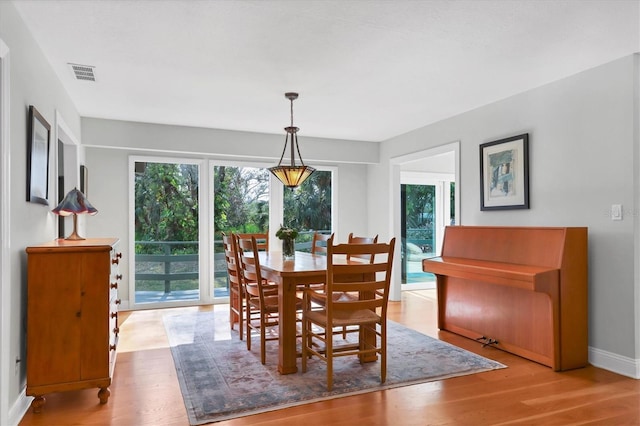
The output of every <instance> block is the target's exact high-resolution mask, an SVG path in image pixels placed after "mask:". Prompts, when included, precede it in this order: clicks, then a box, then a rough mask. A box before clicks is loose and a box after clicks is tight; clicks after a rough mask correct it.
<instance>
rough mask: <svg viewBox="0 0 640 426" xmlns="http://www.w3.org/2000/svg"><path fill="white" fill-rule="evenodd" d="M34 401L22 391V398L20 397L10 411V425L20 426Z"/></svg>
mask: <svg viewBox="0 0 640 426" xmlns="http://www.w3.org/2000/svg"><path fill="white" fill-rule="evenodd" d="M32 400H33V397H32V396H27V395H26V394H25V391H24V389H23V390H22V392H20V396H18V399H17V400H16V402H15V403H14V404H13V406H12V407H11V409H10V410H9V424H10V425H18V424H19V423H20V421H21V420H22V418H23V417H24V415H25V413H26V412H27V410H28V409H29V406H30V405H31V401H32Z"/></svg>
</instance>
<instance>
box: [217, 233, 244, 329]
mask: <svg viewBox="0 0 640 426" xmlns="http://www.w3.org/2000/svg"><path fill="white" fill-rule="evenodd" d="M222 246H223V247H224V258H225V261H226V263H227V276H228V280H229V323H230V325H231V329H232V330H233V326H234V325H235V323H236V322H237V323H238V333H239V334H240V340H243V339H244V316H245V295H244V291H245V290H244V286H243V284H242V271H241V268H240V259H239V257H238V249H237V247H236V237H235V235H234V234H233V233H230V234H225V233H224V232H223V233H222Z"/></svg>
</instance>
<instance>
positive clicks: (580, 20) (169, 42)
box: [14, 0, 640, 141]
mask: <svg viewBox="0 0 640 426" xmlns="http://www.w3.org/2000/svg"><path fill="white" fill-rule="evenodd" d="M14 3H15V6H16V7H17V9H18V11H19V12H20V14H21V15H22V17H23V18H24V20H25V22H26V24H27V26H28V27H29V28H30V30H31V32H32V33H33V36H34V37H35V39H36V40H37V42H38V44H39V45H40V46H41V47H42V50H43V51H44V53H45V55H46V56H47V58H48V59H49V61H50V62H51V64H52V66H53V68H54V70H55V71H56V72H57V73H58V75H59V77H60V79H61V80H62V82H63V84H64V86H65V87H66V89H67V91H68V92H69V95H70V96H71V98H72V99H73V101H74V102H75V105H76V107H77V109H78V111H79V113H80V115H81V116H85V117H100V118H109V119H119V120H131V121H142V122H151V123H165V124H177V125H186V126H198V127H209V128H220V129H232V130H246V131H255V132H265V133H282V134H284V131H283V127H285V126H287V125H288V124H289V120H290V118H289V101H288V100H287V99H285V97H284V93H285V92H288V91H294V92H299V93H300V98H299V99H298V100H297V101H295V102H294V124H295V125H296V126H298V127H300V129H301V130H300V133H299V134H300V137H301V138H303V137H304V136H318V137H327V138H339V139H355V140H369V141H381V140H385V139H388V138H390V137H393V136H397V135H399V134H402V133H405V132H408V131H410V130H413V129H416V128H419V127H422V126H425V125H427V124H430V123H433V122H436V121H439V120H442V119H445V118H447V117H451V116H453V115H456V114H459V113H461V112H464V111H468V110H471V109H473V108H476V107H479V106H482V105H486V104H488V103H491V102H494V101H496V100H499V99H503V98H505V97H508V96H510V95H513V94H516V93H520V92H523V91H526V90H528V89H531V88H534V87H537V86H540V85H543V84H546V83H549V82H551V81H554V80H557V79H560V78H563V77H566V76H569V75H572V74H575V73H577V72H580V71H582V70H585V69H588V68H592V67H594V66H597V65H599V64H602V63H605V62H608V61H611V60H614V59H617V58H620V57H622V56H625V55H629V54H631V53H634V52H637V51H639V50H640V36H639V21H640V12H639V1H638V0H629V1H625V0H615V1H614V0H605V1H596V0H590V1H586V0H576V1H564V0H555V1H551V0H549V1H546V0H542V1H541V0H497V1H492V0H481V1H448V0H433V1H419V0H409V1H406V0H395V1H376V0H338V1H331V0H323V1H304V0H299V1H295V0H259V1H248V0H243V1H222V0H218V1H213V0H211V1H203V0H199V1H193V0H192V1H188V0H179V1H169V0H155V1H153V0H142V1H141V0H102V1H93V0H83V1H79V0H71V1H56V0H44V1H32V0H19V1H15V2H14ZM67 63H76V64H83V65H91V66H94V67H95V75H96V79H97V81H96V82H95V83H92V82H86V81H77V80H75V79H74V78H73V74H72V72H71V71H70V68H69V66H68V65H67Z"/></svg>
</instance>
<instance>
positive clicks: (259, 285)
mask: <svg viewBox="0 0 640 426" xmlns="http://www.w3.org/2000/svg"><path fill="white" fill-rule="evenodd" d="M237 243H238V248H239V251H238V252H239V256H240V265H241V269H242V279H243V280H244V284H245V297H246V304H247V308H246V311H245V313H246V326H247V349H248V350H251V337H252V336H251V335H252V330H256V331H257V332H259V334H260V362H262V364H264V363H265V362H266V342H267V341H269V340H278V336H277V335H271V336H267V329H268V328H270V327H274V326H277V325H278V287H277V285H276V284H272V283H269V282H267V281H266V280H265V279H263V277H262V272H261V271H260V258H259V254H258V253H259V250H258V243H257V242H256V238H255V236H252V237H251V238H250V239H248V238H244V239H243V238H240V237H238V238H237ZM296 305H297V309H300V308H301V307H302V300H301V299H298V303H297V304H296Z"/></svg>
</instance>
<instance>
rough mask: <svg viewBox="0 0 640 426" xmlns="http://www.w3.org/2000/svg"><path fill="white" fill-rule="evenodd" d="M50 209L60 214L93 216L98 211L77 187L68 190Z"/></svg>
mask: <svg viewBox="0 0 640 426" xmlns="http://www.w3.org/2000/svg"><path fill="white" fill-rule="evenodd" d="M51 211H52V212H53V213H55V214H57V215H60V216H71V215H72V214H88V215H92V216H93V215H94V214H96V213H98V210H97V209H96V208H95V207H93V206H92V205H91V203H89V200H87V199H86V197H85V196H84V194H83V193H82V192H80V191H79V190H78V189H77V188H73V189H72V190H71V191H69V192H68V193H67V195H65V197H64V199H63V200H62V201H61V202H60V204H58V206H57V207H56V208H55V209H53V210H51Z"/></svg>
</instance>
